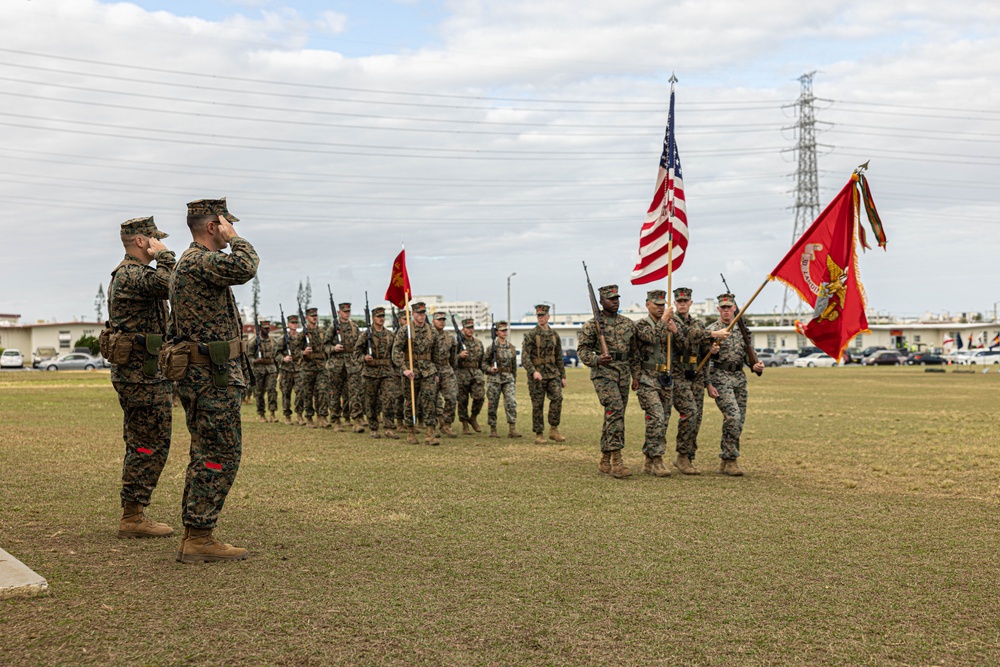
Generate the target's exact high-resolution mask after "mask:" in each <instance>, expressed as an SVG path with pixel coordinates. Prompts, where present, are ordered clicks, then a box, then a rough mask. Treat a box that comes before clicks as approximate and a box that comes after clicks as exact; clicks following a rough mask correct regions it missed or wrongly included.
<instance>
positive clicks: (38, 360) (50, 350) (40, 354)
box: [31, 347, 59, 368]
mask: <svg viewBox="0 0 1000 667" xmlns="http://www.w3.org/2000/svg"><path fill="white" fill-rule="evenodd" d="M58 356H59V352H58V351H56V348H54V347H40V348H38V349H36V350H35V353H34V354H32V355H31V366H32V368H38V367H39V366H40V365H41V364H42V362H44V361H48V360H49V359H55V358H56V357H58Z"/></svg>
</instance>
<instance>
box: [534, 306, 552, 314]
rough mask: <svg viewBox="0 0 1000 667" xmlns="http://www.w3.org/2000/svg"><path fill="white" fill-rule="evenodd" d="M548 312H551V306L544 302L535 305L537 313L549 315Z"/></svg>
mask: <svg viewBox="0 0 1000 667" xmlns="http://www.w3.org/2000/svg"><path fill="white" fill-rule="evenodd" d="M548 314H549V307H548V306H547V305H545V304H544V303H540V304H538V305H537V306H535V315H548Z"/></svg>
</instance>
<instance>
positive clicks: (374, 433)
mask: <svg viewBox="0 0 1000 667" xmlns="http://www.w3.org/2000/svg"><path fill="white" fill-rule="evenodd" d="M372 437H373V438H375V439H376V440H378V439H379V438H381V437H382V434H381V433H379V432H378V431H377V430H375V429H372Z"/></svg>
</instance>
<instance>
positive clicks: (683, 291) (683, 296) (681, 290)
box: [674, 287, 692, 301]
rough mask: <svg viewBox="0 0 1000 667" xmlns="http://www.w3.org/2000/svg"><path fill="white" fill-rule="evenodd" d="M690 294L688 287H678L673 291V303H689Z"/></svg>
mask: <svg viewBox="0 0 1000 667" xmlns="http://www.w3.org/2000/svg"><path fill="white" fill-rule="evenodd" d="M691 294H692V291H691V288H690V287H678V288H677V289H675V290H674V301H685V300H686V301H690V300H691Z"/></svg>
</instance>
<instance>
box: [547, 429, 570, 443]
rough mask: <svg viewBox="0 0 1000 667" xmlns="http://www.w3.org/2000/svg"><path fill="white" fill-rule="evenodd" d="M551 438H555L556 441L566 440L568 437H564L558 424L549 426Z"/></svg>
mask: <svg viewBox="0 0 1000 667" xmlns="http://www.w3.org/2000/svg"><path fill="white" fill-rule="evenodd" d="M549 440H555V441H556V442H566V438H564V437H563V434H562V433H560V432H559V428H558V427H557V426H550V427H549Z"/></svg>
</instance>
